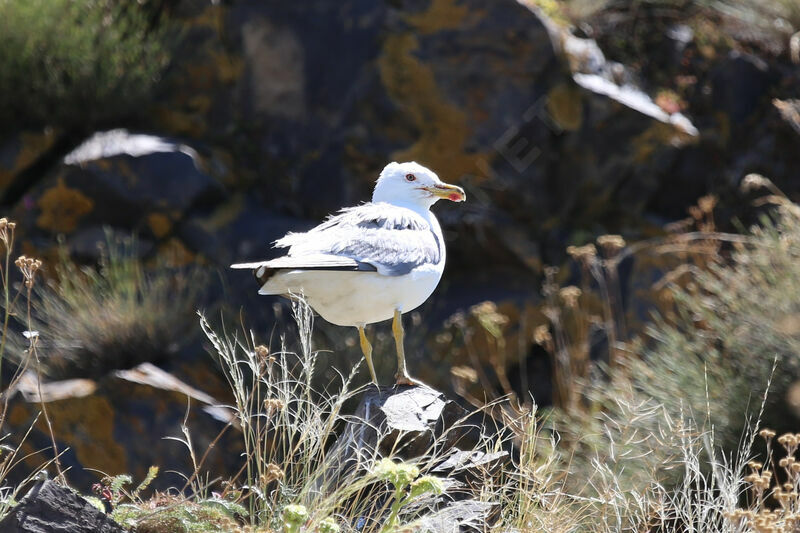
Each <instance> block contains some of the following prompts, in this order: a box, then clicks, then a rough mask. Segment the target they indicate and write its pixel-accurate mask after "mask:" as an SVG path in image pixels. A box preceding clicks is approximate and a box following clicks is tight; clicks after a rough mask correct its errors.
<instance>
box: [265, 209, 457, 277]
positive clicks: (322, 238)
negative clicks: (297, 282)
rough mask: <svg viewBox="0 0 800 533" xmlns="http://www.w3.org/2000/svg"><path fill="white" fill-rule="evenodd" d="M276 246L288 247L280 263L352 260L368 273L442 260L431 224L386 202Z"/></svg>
mask: <svg viewBox="0 0 800 533" xmlns="http://www.w3.org/2000/svg"><path fill="white" fill-rule="evenodd" d="M275 244H276V246H279V247H288V248H289V253H288V255H287V256H285V257H283V258H280V259H281V260H291V261H298V262H303V261H305V260H306V259H309V260H310V259H312V258H314V261H319V260H320V258H322V257H324V258H326V259H325V261H331V262H347V261H348V260H349V261H352V262H353V264H355V265H359V267H358V268H352V270H367V269H366V268H364V266H365V265H369V266H371V267H372V269H374V270H377V271H378V272H379V273H381V274H384V275H387V276H401V275H403V274H407V273H409V272H411V270H413V269H414V268H416V267H418V266H420V265H423V264H438V263H439V261H440V260H441V258H442V249H441V246H442V243H441V242H440V237H438V236H437V234H436V233H435V232H434V231H433V230H432V228H431V227H430V224H429V223H428V221H427V220H425V219H424V218H423V217H421V216H420V215H418V214H417V213H415V212H413V211H411V210H410V209H405V208H402V207H397V206H393V205H391V204H382V203H381V204H374V203H369V204H364V205H360V206H358V207H351V208H348V209H344V210H342V211H341V212H340V213H339V214H338V215H336V216H333V217H331V218H329V219H328V220H326V221H325V222H323V223H322V224H320V225H319V226H317V227H316V228H314V229H312V230H311V231H309V232H307V233H290V234H289V235H287V236H286V237H284V238H283V239H280V240H278V241H277V242H276V243H275ZM275 261H277V260H275ZM271 263H272V262H271ZM269 266H270V267H272V268H275V267H273V266H272V264H270V265H269ZM278 268H281V267H278ZM301 268H302V267H301ZM312 268H313V267H312Z"/></svg>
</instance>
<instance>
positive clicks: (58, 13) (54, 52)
mask: <svg viewBox="0 0 800 533" xmlns="http://www.w3.org/2000/svg"><path fill="white" fill-rule="evenodd" d="M165 35H166V33H165V30H164V29H163V28H162V27H161V26H159V25H155V26H154V25H152V24H151V22H149V21H148V17H147V14H146V13H145V12H144V10H143V9H142V8H141V7H140V6H139V3H138V2H125V1H122V2H120V1H117V0H0V133H8V132H9V131H14V130H17V129H20V128H23V127H42V126H56V127H64V128H73V127H91V126H92V125H97V124H100V123H103V122H104V121H108V120H110V119H115V118H119V117H123V116H126V115H127V114H129V113H131V112H133V111H135V110H136V109H137V108H138V106H140V105H141V104H142V103H143V102H145V101H146V99H147V98H148V96H149V95H150V94H151V93H152V90H153V88H154V86H155V84H156V82H157V81H158V79H159V76H160V75H161V73H162V71H163V69H164V67H165V66H166V61H167V57H168V56H167V51H166V44H165V43H166V36H165Z"/></svg>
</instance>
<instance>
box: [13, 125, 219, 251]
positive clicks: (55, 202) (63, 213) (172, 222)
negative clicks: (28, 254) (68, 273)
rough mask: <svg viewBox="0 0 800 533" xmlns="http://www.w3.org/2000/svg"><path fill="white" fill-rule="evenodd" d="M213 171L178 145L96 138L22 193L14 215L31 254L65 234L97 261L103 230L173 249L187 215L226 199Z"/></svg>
mask: <svg viewBox="0 0 800 533" xmlns="http://www.w3.org/2000/svg"><path fill="white" fill-rule="evenodd" d="M209 168H210V167H208V166H207V164H206V162H205V160H204V159H203V158H202V157H200V156H199V155H198V153H197V152H196V151H195V150H194V149H192V148H190V147H189V146H188V145H186V144H184V143H182V142H180V141H178V140H176V139H169V138H165V137H160V136H155V135H149V134H140V133H132V132H129V131H127V130H111V131H106V132H99V133H96V134H94V135H93V136H91V137H90V138H88V139H86V140H85V141H84V142H83V143H82V144H80V145H79V146H77V147H76V148H75V149H73V150H72V151H71V152H69V153H68V154H67V155H66V156H65V157H64V158H63V159H62V160H61V163H60V164H58V165H57V166H56V167H55V168H53V169H52V170H51V171H50V172H49V173H48V174H47V176H46V177H45V178H44V179H42V180H39V181H38V182H36V183H35V184H34V185H33V186H32V187H30V188H29V189H28V190H27V191H25V194H24V196H23V198H22V200H21V201H20V202H19V203H18V204H17V205H16V207H15V209H14V213H13V216H14V217H15V219H16V220H17V221H18V222H19V223H20V224H19V225H18V227H19V231H20V232H21V234H22V236H23V237H24V238H25V239H26V241H27V243H28V244H27V246H29V248H30V249H40V250H42V251H44V250H43V249H48V248H50V247H52V244H53V237H54V236H56V235H66V236H72V237H71V238H69V239H68V244H69V245H70V246H71V247H72V249H73V251H75V252H79V253H81V254H86V253H90V254H91V252H92V249H93V248H94V254H92V255H94V256H96V254H97V249H96V245H97V244H98V243H103V242H104V241H105V236H104V231H103V229H102V228H103V226H111V227H114V228H118V229H120V230H123V231H127V232H128V233H131V232H136V233H138V234H141V235H142V236H143V237H144V238H145V240H147V239H151V240H152V241H155V242H157V243H159V244H160V245H162V247H168V246H166V245H169V244H170V241H171V240H172V239H174V236H175V234H176V228H178V227H179V226H180V223H181V221H182V220H183V218H184V217H185V215H186V213H187V212H188V211H189V210H190V209H199V208H202V207H203V206H204V205H206V204H208V203H211V204H214V203H216V202H217V201H218V200H219V199H220V197H221V196H222V192H223V189H222V188H221V185H220V184H219V182H218V181H217V180H216V179H215V178H214V177H213V176H212V174H211V171H210V170H209ZM93 244H94V247H93ZM92 255H90V256H89V257H91V256H92ZM84 257H85V256H84Z"/></svg>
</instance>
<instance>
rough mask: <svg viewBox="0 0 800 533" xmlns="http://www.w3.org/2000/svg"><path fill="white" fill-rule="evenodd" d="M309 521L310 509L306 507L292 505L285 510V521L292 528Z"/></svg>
mask: <svg viewBox="0 0 800 533" xmlns="http://www.w3.org/2000/svg"><path fill="white" fill-rule="evenodd" d="M306 520H308V509H306V506H305V505H296V504H291V505H287V506H286V507H284V508H283V521H284V522H286V523H287V524H289V525H292V526H295V527H296V526H299V525H302V524H305V522H306Z"/></svg>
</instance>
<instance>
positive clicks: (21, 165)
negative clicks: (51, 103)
mask: <svg viewBox="0 0 800 533" xmlns="http://www.w3.org/2000/svg"><path fill="white" fill-rule="evenodd" d="M56 137H57V134H56V132H55V130H53V129H46V130H45V131H43V132H42V133H21V134H20V150H19V153H18V154H17V157H16V159H15V160H14V163H13V164H12V165H11V167H10V168H0V188H3V187H7V186H8V185H9V184H10V183H11V181H12V180H13V179H14V177H15V176H16V175H17V174H19V172H21V171H22V170H24V169H26V168H28V166H30V165H31V164H32V163H33V162H34V161H36V159H38V158H39V156H41V155H42V154H43V153H44V152H46V151H47V150H49V149H50V148H51V147H52V146H53V143H54V142H55V141H56Z"/></svg>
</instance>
